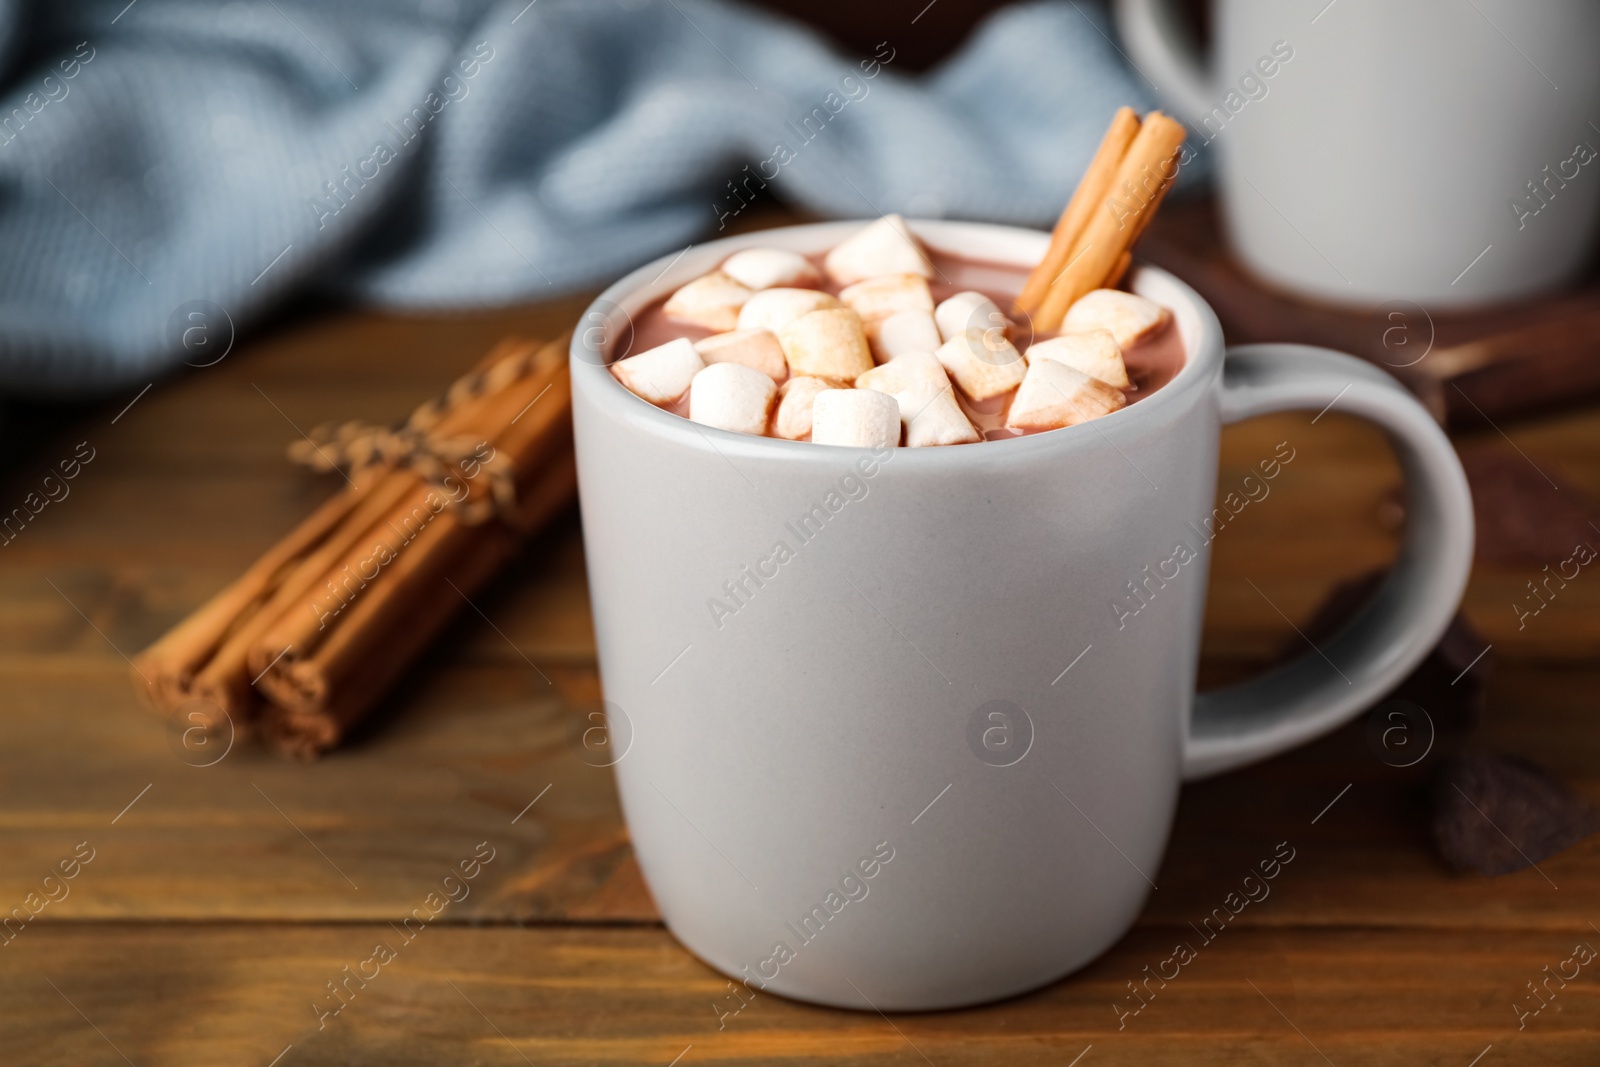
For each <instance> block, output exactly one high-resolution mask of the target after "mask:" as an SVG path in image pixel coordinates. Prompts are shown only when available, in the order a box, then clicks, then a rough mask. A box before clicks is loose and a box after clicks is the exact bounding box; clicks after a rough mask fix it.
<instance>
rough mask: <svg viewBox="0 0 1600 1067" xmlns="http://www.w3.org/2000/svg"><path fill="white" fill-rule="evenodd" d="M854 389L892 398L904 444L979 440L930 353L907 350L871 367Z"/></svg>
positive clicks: (948, 382)
mask: <svg viewBox="0 0 1600 1067" xmlns="http://www.w3.org/2000/svg"><path fill="white" fill-rule="evenodd" d="M856 388H857V389H872V390H874V391H876V392H880V393H886V394H888V395H889V396H892V397H894V399H895V403H896V405H898V406H899V408H900V421H901V422H903V423H905V426H906V444H907V445H910V446H911V447H913V448H920V447H923V446H925V445H958V444H970V443H972V442H974V441H977V440H979V436H978V431H976V430H974V429H973V428H972V423H970V422H968V421H967V416H966V415H965V413H963V412H962V410H961V405H960V404H959V403H958V402H957V401H956V395H955V390H954V389H952V388H950V379H949V378H947V377H946V376H945V373H944V367H943V366H942V365H940V363H939V360H938V359H937V358H936V357H935V356H934V355H933V353H931V352H908V353H907V354H905V355H903V356H900V357H899V358H897V359H893V360H890V361H889V362H888V363H885V364H884V365H883V366H881V367H874V368H873V369H872V370H869V371H867V373H865V374H863V375H862V376H861V377H859V378H857V379H856Z"/></svg>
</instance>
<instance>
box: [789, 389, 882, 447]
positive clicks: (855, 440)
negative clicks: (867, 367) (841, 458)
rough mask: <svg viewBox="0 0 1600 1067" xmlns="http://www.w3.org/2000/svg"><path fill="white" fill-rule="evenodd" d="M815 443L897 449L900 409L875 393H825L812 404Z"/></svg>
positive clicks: (863, 391)
mask: <svg viewBox="0 0 1600 1067" xmlns="http://www.w3.org/2000/svg"><path fill="white" fill-rule="evenodd" d="M811 440H813V441H815V442H816V443H817V444H819V445H849V446H852V447H854V448H881V447H888V448H893V447H894V446H895V445H897V444H899V443H900V405H899V404H897V403H895V399H894V397H892V396H889V395H887V394H885V393H878V392H874V391H873V390H871V389H824V390H823V391H822V392H820V393H818V394H817V396H816V399H815V400H814V401H812V404H811Z"/></svg>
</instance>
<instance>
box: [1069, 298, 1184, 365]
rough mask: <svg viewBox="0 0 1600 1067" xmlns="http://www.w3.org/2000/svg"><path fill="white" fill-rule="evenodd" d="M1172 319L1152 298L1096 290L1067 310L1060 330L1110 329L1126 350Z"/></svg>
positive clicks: (1082, 331) (1169, 313) (1071, 331)
mask: <svg viewBox="0 0 1600 1067" xmlns="http://www.w3.org/2000/svg"><path fill="white" fill-rule="evenodd" d="M1171 318H1172V312H1170V311H1168V310H1167V309H1166V308H1164V307H1162V306H1161V305H1160V304H1157V303H1156V302H1155V301H1153V300H1146V299H1145V298H1144V297H1142V296H1135V295H1134V294H1132V293H1124V292H1123V291H1122V290H1120V289H1096V290H1094V291H1093V292H1089V293H1085V294H1083V296H1081V297H1079V298H1078V301H1077V303H1075V304H1073V305H1072V307H1070V308H1068V309H1067V317H1066V318H1065V319H1064V320H1063V321H1062V323H1061V332H1062V333H1087V332H1088V331H1090V330H1110V331H1111V335H1112V336H1113V337H1115V338H1116V339H1117V345H1118V347H1120V348H1122V349H1124V350H1126V349H1129V348H1131V347H1133V346H1134V345H1135V344H1138V343H1139V342H1140V341H1142V340H1144V339H1145V338H1146V337H1149V336H1150V335H1151V334H1153V333H1155V332H1156V331H1157V330H1159V329H1161V327H1163V326H1165V325H1166V324H1167V321H1168V320H1169V319H1171Z"/></svg>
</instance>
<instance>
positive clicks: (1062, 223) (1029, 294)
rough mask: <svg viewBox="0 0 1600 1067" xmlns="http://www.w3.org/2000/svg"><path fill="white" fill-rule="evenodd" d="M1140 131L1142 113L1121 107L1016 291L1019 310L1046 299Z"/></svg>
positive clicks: (1033, 307)
mask: <svg viewBox="0 0 1600 1067" xmlns="http://www.w3.org/2000/svg"><path fill="white" fill-rule="evenodd" d="M1138 132H1139V116H1138V115H1136V114H1134V111H1133V108H1131V107H1122V108H1118V109H1117V113H1116V114H1115V115H1113V116H1112V118H1111V125H1110V127H1109V128H1108V129H1107V130H1106V133H1105V137H1104V138H1102V139H1101V141H1100V147H1099V148H1098V149H1097V150H1096V151H1095V154H1094V158H1093V159H1092V160H1090V161H1089V166H1088V168H1087V169H1085V170H1084V172H1083V178H1082V179H1081V180H1080V181H1079V182H1078V188H1077V189H1076V190H1074V191H1073V194H1072V199H1071V200H1068V201H1067V206H1066V207H1065V208H1064V209H1062V212H1061V217H1060V218H1059V219H1058V220H1056V228H1055V230H1054V232H1052V233H1051V234H1050V247H1049V248H1048V249H1047V250H1046V251H1045V254H1044V259H1042V260H1041V261H1040V262H1039V265H1038V266H1037V267H1036V268H1034V270H1033V273H1031V274H1029V275H1028V281H1027V283H1026V284H1025V285H1023V287H1022V292H1021V293H1019V294H1018V295H1017V299H1016V301H1015V302H1014V304H1013V306H1014V307H1015V308H1016V309H1017V311H1019V312H1022V313H1024V314H1028V315H1032V314H1033V313H1034V312H1036V311H1038V310H1039V308H1040V306H1041V305H1042V304H1043V303H1044V299H1045V296H1046V295H1047V294H1048V293H1049V291H1050V285H1051V283H1052V282H1053V281H1055V278H1056V276H1057V275H1058V274H1060V273H1061V271H1062V270H1063V269H1064V268H1065V267H1066V265H1067V263H1068V261H1069V260H1070V258H1071V256H1072V251H1073V249H1074V248H1076V247H1077V244H1078V237H1079V235H1081V234H1082V233H1083V228H1084V226H1085V225H1087V224H1088V221H1089V216H1090V215H1091V214H1092V213H1093V212H1094V209H1095V208H1096V207H1098V206H1100V204H1101V203H1102V202H1104V200H1105V198H1106V192H1107V190H1109V189H1110V188H1111V182H1112V179H1113V178H1114V177H1115V176H1116V173H1117V167H1118V166H1119V165H1120V164H1121V163H1122V157H1123V156H1124V155H1126V154H1127V151H1128V146H1129V145H1130V144H1132V143H1133V139H1134V137H1135V136H1136V135H1137V134H1138Z"/></svg>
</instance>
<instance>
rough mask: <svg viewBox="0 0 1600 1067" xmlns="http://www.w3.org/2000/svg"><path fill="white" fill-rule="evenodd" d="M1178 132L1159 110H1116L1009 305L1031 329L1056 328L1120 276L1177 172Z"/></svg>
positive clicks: (1180, 130) (1180, 132) (1179, 128)
mask: <svg viewBox="0 0 1600 1067" xmlns="http://www.w3.org/2000/svg"><path fill="white" fill-rule="evenodd" d="M1183 138H1184V128H1183V124H1182V123H1180V122H1177V121H1175V120H1173V119H1171V118H1168V117H1167V116H1166V115H1163V114H1162V113H1161V112H1159V111H1152V112H1150V114H1148V115H1146V116H1145V117H1144V121H1143V122H1141V121H1140V120H1139V117H1138V116H1137V115H1135V114H1134V113H1133V109H1132V108H1126V107H1125V108H1121V109H1119V110H1118V111H1117V113H1116V115H1115V116H1114V117H1113V118H1112V120H1111V127H1110V129H1108V130H1107V131H1106V135H1105V138H1104V139H1103V140H1102V141H1101V142H1100V147H1099V149H1098V150H1097V151H1096V152H1095V155H1094V158H1093V159H1092V160H1091V161H1090V163H1089V167H1088V169H1087V170H1086V171H1084V174H1083V179H1082V180H1081V181H1080V182H1079V183H1078V188H1077V190H1076V191H1075V192H1074V193H1073V194H1072V199H1071V200H1070V201H1068V202H1067V207H1066V210H1065V211H1063V212H1062V213H1061V218H1060V219H1059V220H1058V221H1057V222H1056V227H1055V231H1054V232H1053V233H1052V234H1051V235H1050V247H1049V249H1048V250H1047V251H1046V252H1045V256H1044V259H1042V260H1041V261H1040V262H1039V265H1038V266H1037V267H1035V268H1034V270H1033V273H1031V274H1030V275H1028V281H1027V284H1026V285H1024V286H1023V288H1022V292H1021V293H1020V294H1018V296H1017V299H1016V302H1015V304H1014V307H1015V310H1016V311H1017V312H1018V313H1019V314H1021V315H1027V316H1031V318H1032V321H1033V328H1034V329H1035V330H1037V331H1042V332H1050V331H1054V330H1058V329H1060V328H1061V320H1062V319H1063V318H1065V317H1066V314H1067V309H1068V308H1070V307H1071V306H1072V304H1073V302H1074V301H1076V300H1077V299H1078V298H1079V297H1081V296H1083V295H1084V294H1085V293H1087V292H1090V291H1091V290H1094V289H1107V288H1112V287H1114V286H1115V285H1116V284H1117V282H1118V281H1120V280H1121V279H1122V275H1123V274H1124V273H1125V272H1126V271H1127V269H1128V265H1129V264H1130V263H1131V262H1132V260H1133V253H1132V248H1133V245H1134V242H1136V241H1137V240H1138V239H1139V237H1140V236H1141V235H1142V234H1143V233H1144V230H1145V227H1146V226H1148V225H1149V224H1150V220H1151V219H1152V218H1153V217H1154V216H1155V213H1156V208H1157V207H1159V206H1160V204H1161V199H1162V198H1163V197H1164V196H1166V195H1167V190H1168V189H1169V188H1171V186H1172V182H1173V179H1174V178H1176V177H1177V175H1178V150H1179V149H1180V148H1181V147H1182V146H1183Z"/></svg>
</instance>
